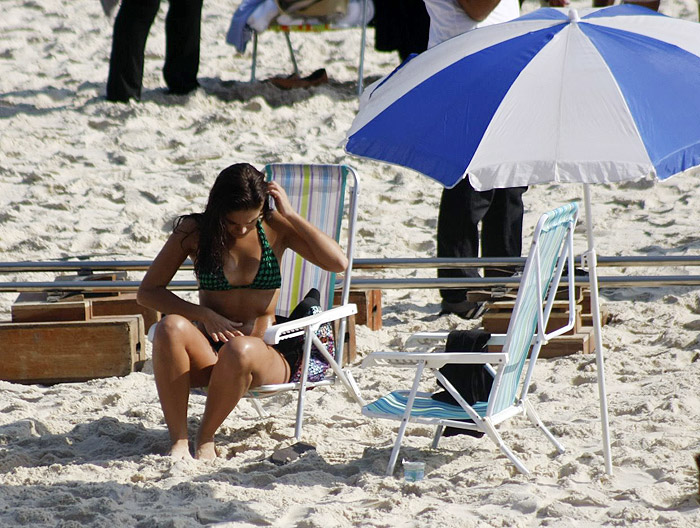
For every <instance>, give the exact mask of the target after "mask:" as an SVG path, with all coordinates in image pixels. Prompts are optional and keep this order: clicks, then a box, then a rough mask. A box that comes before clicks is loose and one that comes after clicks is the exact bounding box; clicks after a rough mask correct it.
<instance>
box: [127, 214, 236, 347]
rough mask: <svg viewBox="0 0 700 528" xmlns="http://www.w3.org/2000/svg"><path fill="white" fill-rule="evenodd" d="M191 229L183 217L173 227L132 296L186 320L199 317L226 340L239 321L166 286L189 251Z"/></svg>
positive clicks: (213, 333)
mask: <svg viewBox="0 0 700 528" xmlns="http://www.w3.org/2000/svg"><path fill="white" fill-rule="evenodd" d="M194 230H195V225H194V221H193V220H184V221H183V222H182V223H181V224H180V225H179V226H178V227H176V228H175V230H174V231H173V233H172V234H171V235H170V238H168V241H167V242H166V243H165V245H164V246H163V248H162V249H161V250H160V252H159V253H158V256H156V258H155V259H154V260H153V263H152V264H151V266H150V267H149V268H148V271H147V272H146V275H145V276H144V278H143V280H142V281H141V285H140V286H139V290H138V293H137V294H136V300H137V302H138V303H139V304H141V305H143V306H147V307H149V308H153V309H155V310H158V311H160V312H162V313H164V314H179V315H182V316H183V317H186V318H187V319H189V320H190V321H200V322H201V323H202V324H204V326H205V328H206V330H207V333H208V334H209V335H211V336H212V338H213V339H214V341H228V339H229V338H231V337H234V336H236V335H242V334H241V332H240V331H238V330H237V327H239V326H241V323H236V322H233V321H229V320H228V319H226V318H225V317H223V316H221V315H219V314H218V313H216V312H215V311H214V310H212V309H210V308H207V307H206V306H202V305H199V304H194V303H191V302H188V301H186V300H184V299H182V298H180V297H178V296H177V295H175V294H174V293H173V292H171V291H170V290H168V288H167V286H168V284H169V283H170V281H171V280H172V278H173V277H174V276H175V273H177V270H178V269H179V268H180V265H181V264H182V263H183V262H184V261H185V259H186V258H187V256H188V255H189V254H190V253H191V252H193V251H192V250H193V246H194V239H195V238H196V236H195V234H194Z"/></svg>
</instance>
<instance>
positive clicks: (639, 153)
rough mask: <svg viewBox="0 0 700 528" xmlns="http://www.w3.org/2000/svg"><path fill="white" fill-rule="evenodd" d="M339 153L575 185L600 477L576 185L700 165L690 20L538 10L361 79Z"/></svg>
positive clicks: (443, 171)
mask: <svg viewBox="0 0 700 528" xmlns="http://www.w3.org/2000/svg"><path fill="white" fill-rule="evenodd" d="M345 150H346V151H347V152H348V153H350V154H353V155H356V156H360V157H365V158H371V159H375V160H379V161H384V162H388V163H393V164H397V165H401V166H404V167H408V168H411V169H414V170H416V171H418V172H421V173H423V174H425V175H427V176H429V177H431V178H433V179H435V180H437V181H438V182H440V183H442V184H443V185H444V186H445V187H448V188H449V187H453V186H454V185H456V184H457V183H458V182H459V181H460V180H461V179H462V178H464V177H467V176H468V177H469V179H470V182H471V183H472V185H473V186H474V188H476V189H478V190H486V189H492V188H498V187H513V186H520V185H532V184H536V183H542V182H554V181H556V182H577V183H583V184H584V201H585V208H586V223H587V233H588V251H587V252H586V253H584V255H583V256H584V258H585V260H586V261H587V265H588V268H589V280H590V285H591V301H592V302H591V306H592V310H593V314H592V315H593V322H594V326H595V343H596V361H597V367H598V369H597V370H598V387H599V396H600V410H601V423H602V429H603V452H604V456H605V463H606V471H607V473H608V474H611V473H612V462H611V454H610V438H609V431H608V411H607V397H606V391H605V375H604V366H603V347H602V339H601V329H600V308H599V303H598V278H597V271H596V254H595V242H594V239H593V230H592V222H591V214H590V211H591V203H590V192H589V188H588V184H591V183H608V182H616V181H622V180H631V179H640V178H644V177H649V176H651V177H656V178H657V179H660V180H664V179H666V178H668V177H670V176H672V175H674V174H677V173H679V172H682V171H684V170H687V169H690V168H692V167H695V166H697V165H700V25H698V24H697V23H695V22H689V21H685V20H679V19H674V18H670V17H667V16H664V15H660V14H658V13H656V12H654V11H651V10H649V9H646V8H643V7H639V6H634V5H618V6H614V7H609V8H604V9H587V10H581V12H580V14H579V12H577V11H576V10H573V9H571V10H568V11H567V10H566V9H553V8H545V9H539V10H537V11H535V12H532V13H530V14H528V15H525V16H522V17H520V18H518V19H516V20H513V21H510V22H506V23H503V24H498V25H493V26H487V27H483V28H479V29H476V30H473V31H470V32H468V33H465V34H463V35H460V36H457V37H455V38H452V39H450V40H448V41H446V42H443V43H442V44H439V45H438V46H435V47H434V48H431V49H429V50H428V51H426V52H424V53H422V54H420V55H418V56H416V57H415V58H413V59H412V60H410V61H408V62H405V63H404V64H402V65H401V66H399V68H397V69H396V70H395V71H394V72H393V73H391V74H390V75H388V76H387V77H385V78H383V79H380V80H379V81H377V82H376V83H374V84H372V85H371V86H369V87H368V88H367V89H366V90H365V91H364V93H363V94H362V98H361V99H360V110H359V112H358V114H357V116H356V117H355V120H354V121H353V123H352V127H351V128H350V130H349V131H348V133H347V138H346V144H345Z"/></svg>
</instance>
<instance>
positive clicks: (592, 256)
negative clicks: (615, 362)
mask: <svg viewBox="0 0 700 528" xmlns="http://www.w3.org/2000/svg"><path fill="white" fill-rule="evenodd" d="M583 198H584V205H585V208H586V235H587V238H588V251H587V252H586V253H585V254H584V257H585V258H586V261H587V262H586V265H587V267H588V279H589V284H590V288H591V315H592V317H593V328H594V337H595V359H596V370H597V371H598V396H599V398H600V423H601V426H602V429H603V456H604V458H605V472H606V473H607V474H608V475H612V472H613V471H612V460H611V455H610V431H609V428H608V398H607V395H606V391H605V365H604V362H603V339H602V335H601V327H600V302H599V300H598V270H597V260H596V253H595V239H594V237H593V218H592V207H591V191H590V187H589V185H588V184H587V183H586V184H584V185H583Z"/></svg>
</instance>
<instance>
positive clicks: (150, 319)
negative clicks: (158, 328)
mask: <svg viewBox="0 0 700 528" xmlns="http://www.w3.org/2000/svg"><path fill="white" fill-rule="evenodd" d="M90 303H91V306H92V315H93V316H95V317H100V316H105V315H133V314H140V315H141V317H143V322H144V325H145V326H146V331H148V329H149V328H150V327H151V325H153V324H155V323H157V322H158V321H160V319H161V313H160V312H159V311H157V310H153V309H152V308H146V307H145V306H141V305H140V304H139V303H137V302H136V293H135V292H128V293H127V292H125V293H122V294H121V295H119V296H118V297H93V298H92V299H90Z"/></svg>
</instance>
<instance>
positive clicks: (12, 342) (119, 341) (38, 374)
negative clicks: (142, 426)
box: [0, 315, 146, 383]
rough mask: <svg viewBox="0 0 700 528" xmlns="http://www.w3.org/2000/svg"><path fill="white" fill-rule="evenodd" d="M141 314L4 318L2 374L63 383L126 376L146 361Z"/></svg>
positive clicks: (29, 380) (0, 333) (9, 377)
mask: <svg viewBox="0 0 700 528" xmlns="http://www.w3.org/2000/svg"><path fill="white" fill-rule="evenodd" d="M143 330H144V325H143V318H142V317H141V316H140V315H131V316H120V317H110V318H97V319H92V320H89V321H56V322H30V323H0V379H3V380H7V381H15V382H22V383H58V382H66V381H86V380H90V379H94V378H104V377H110V376H125V375H127V374H129V373H130V372H133V371H134V370H140V369H141V368H142V367H143V364H144V363H145V361H146V353H145V342H144V338H143Z"/></svg>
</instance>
